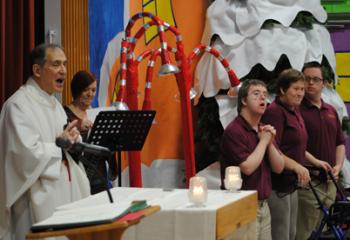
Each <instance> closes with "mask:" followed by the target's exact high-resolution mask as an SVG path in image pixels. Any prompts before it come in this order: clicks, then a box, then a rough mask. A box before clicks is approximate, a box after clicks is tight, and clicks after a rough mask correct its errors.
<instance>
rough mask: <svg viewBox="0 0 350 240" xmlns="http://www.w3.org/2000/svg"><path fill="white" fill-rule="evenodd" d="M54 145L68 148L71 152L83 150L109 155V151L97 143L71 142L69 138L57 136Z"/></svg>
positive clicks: (98, 154) (94, 153)
mask: <svg viewBox="0 0 350 240" xmlns="http://www.w3.org/2000/svg"><path fill="white" fill-rule="evenodd" d="M56 145H57V146H58V147H60V148H65V149H66V148H69V151H71V152H78V153H81V152H85V153H89V154H93V155H97V156H105V157H110V155H111V151H110V150H109V149H108V148H106V147H101V146H98V145H93V144H89V143H84V142H74V143H72V142H71V141H70V140H68V139H65V138H62V137H58V138H56Z"/></svg>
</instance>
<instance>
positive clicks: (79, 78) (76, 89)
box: [70, 71, 96, 99]
mask: <svg viewBox="0 0 350 240" xmlns="http://www.w3.org/2000/svg"><path fill="white" fill-rule="evenodd" d="M95 81H96V78H95V77H94V75H92V74H91V73H90V72H88V71H79V72H77V73H76V74H74V76H73V79H72V82H71V84H70V89H71V92H72V96H73V99H77V98H78V97H79V96H80V95H81V93H82V92H84V90H85V89H86V88H87V87H89V86H90V84H91V83H93V82H95Z"/></svg>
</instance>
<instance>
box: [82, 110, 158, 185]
mask: <svg viewBox="0 0 350 240" xmlns="http://www.w3.org/2000/svg"><path fill="white" fill-rule="evenodd" d="M155 115H156V111H150V110H147V111H144V110H142V111H141V110H140V111H138V110H132V111H101V112H99V114H98V115H97V117H96V119H95V122H94V125H93V127H92V129H91V133H90V135H89V139H88V142H89V143H91V144H95V145H100V146H103V147H107V148H109V149H110V150H111V151H116V152H117V153H118V166H117V168H118V186H119V187H121V185H122V183H121V152H122V151H139V150H141V149H142V147H143V145H144V143H145V140H146V137H147V135H148V132H149V130H150V128H151V126H152V123H153V119H154V117H155Z"/></svg>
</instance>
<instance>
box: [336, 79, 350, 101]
mask: <svg viewBox="0 0 350 240" xmlns="http://www.w3.org/2000/svg"><path fill="white" fill-rule="evenodd" d="M335 89H336V90H337V92H338V93H339V95H340V96H341V98H342V99H343V101H344V102H350V77H346V78H338V84H337V85H336V86H335Z"/></svg>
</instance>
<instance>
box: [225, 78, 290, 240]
mask: <svg viewBox="0 0 350 240" xmlns="http://www.w3.org/2000/svg"><path fill="white" fill-rule="evenodd" d="M266 106H267V89H266V85H265V83H264V82H262V81H260V80H255V79H252V80H246V81H244V82H243V84H242V87H241V88H240V89H239V91H238V106H237V110H238V113H239V115H238V117H236V118H235V119H234V120H233V121H232V122H231V123H230V124H229V125H228V126H227V127H226V129H225V131H224V134H223V137H222V142H221V150H222V157H221V158H220V170H221V171H220V172H221V182H222V183H223V179H224V175H225V169H226V167H228V166H239V167H240V169H241V173H242V179H243V184H242V189H244V190H257V192H258V200H259V205H258V214H257V239H264V240H265V239H271V217H270V210H269V207H268V204H267V199H268V198H269V196H270V193H271V189H272V188H271V171H273V172H276V173H280V172H282V170H283V168H284V160H283V157H282V154H281V153H280V151H279V150H278V149H277V148H276V147H275V144H274V138H275V135H276V130H275V128H274V127H273V126H271V125H263V124H261V122H260V119H261V116H262V115H263V114H264V112H265V110H266Z"/></svg>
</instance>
